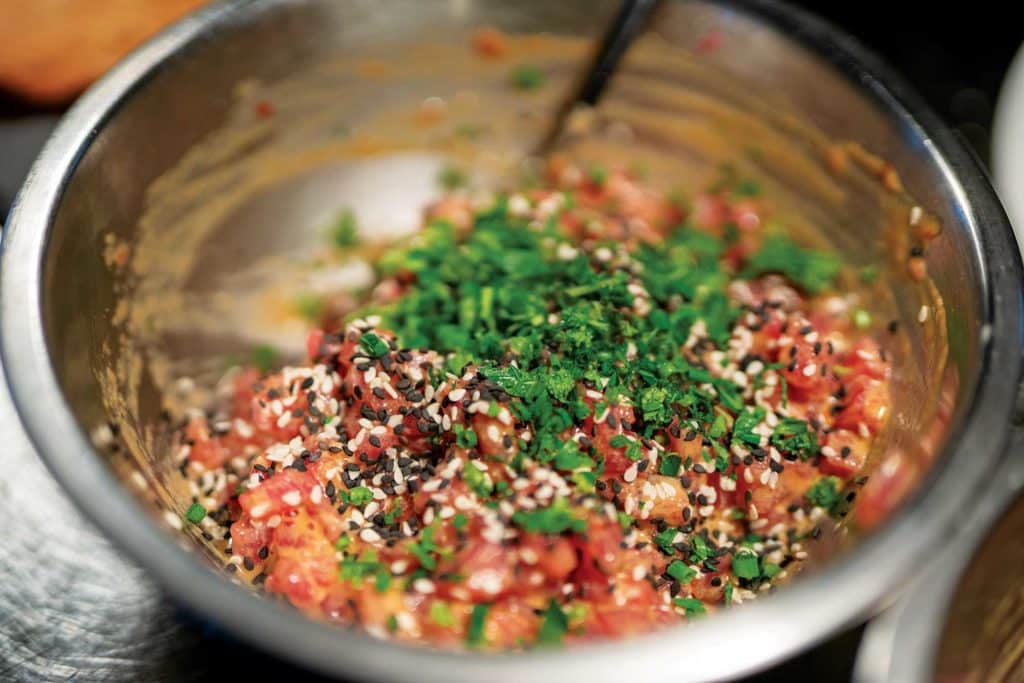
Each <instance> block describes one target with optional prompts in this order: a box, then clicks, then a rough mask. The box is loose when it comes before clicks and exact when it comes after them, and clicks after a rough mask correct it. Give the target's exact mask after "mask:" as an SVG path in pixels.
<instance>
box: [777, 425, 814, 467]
mask: <svg viewBox="0 0 1024 683" xmlns="http://www.w3.org/2000/svg"><path fill="white" fill-rule="evenodd" d="M771 443H772V445H773V446H775V447H776V448H778V449H779V450H780V451H783V452H790V453H796V454H797V455H799V456H801V457H804V458H808V457H810V456H812V455H814V454H815V453H817V452H818V435H817V434H815V433H814V432H813V431H811V429H810V426H809V425H808V424H807V422H805V421H804V420H799V419H797V418H794V417H784V418H782V419H781V420H779V423H778V424H777V425H775V429H774V430H773V431H772V436H771Z"/></svg>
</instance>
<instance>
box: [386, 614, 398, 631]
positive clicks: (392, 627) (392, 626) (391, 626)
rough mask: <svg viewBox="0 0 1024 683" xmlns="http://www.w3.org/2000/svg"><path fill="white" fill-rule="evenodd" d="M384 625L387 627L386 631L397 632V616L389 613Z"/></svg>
mask: <svg viewBox="0 0 1024 683" xmlns="http://www.w3.org/2000/svg"><path fill="white" fill-rule="evenodd" d="M386 626H387V629H388V633H392V634H393V633H396V632H398V617H396V616H395V615H394V614H389V615H388V620H387V623H386Z"/></svg>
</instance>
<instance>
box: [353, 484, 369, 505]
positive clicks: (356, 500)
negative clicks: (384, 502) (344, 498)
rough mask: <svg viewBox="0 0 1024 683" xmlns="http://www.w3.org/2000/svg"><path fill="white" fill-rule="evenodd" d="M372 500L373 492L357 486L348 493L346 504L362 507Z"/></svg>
mask: <svg viewBox="0 0 1024 683" xmlns="http://www.w3.org/2000/svg"><path fill="white" fill-rule="evenodd" d="M371 500H373V491H371V490H370V489H368V488H366V487H365V486H357V487H355V488H354V489H352V490H350V491H349V492H348V502H349V503H351V504H352V505H355V506H356V507H362V506H364V505H366V504H367V503H369V502H370V501H371Z"/></svg>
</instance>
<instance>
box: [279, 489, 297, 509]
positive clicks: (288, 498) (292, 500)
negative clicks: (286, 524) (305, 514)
mask: <svg viewBox="0 0 1024 683" xmlns="http://www.w3.org/2000/svg"><path fill="white" fill-rule="evenodd" d="M281 502H282V503H284V504H285V505H291V506H292V507H295V506H296V505H298V504H300V503H301V502H302V494H301V493H299V492H298V491H289V492H288V493H286V494H284V495H283V496H281Z"/></svg>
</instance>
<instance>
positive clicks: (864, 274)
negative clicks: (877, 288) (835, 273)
mask: <svg viewBox="0 0 1024 683" xmlns="http://www.w3.org/2000/svg"><path fill="white" fill-rule="evenodd" d="M876 279H878V266H875V265H871V266H864V267H863V268H861V269H860V281H861V282H863V283H864V284H866V285H869V284H871V283H872V282H874V281H875V280H876Z"/></svg>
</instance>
